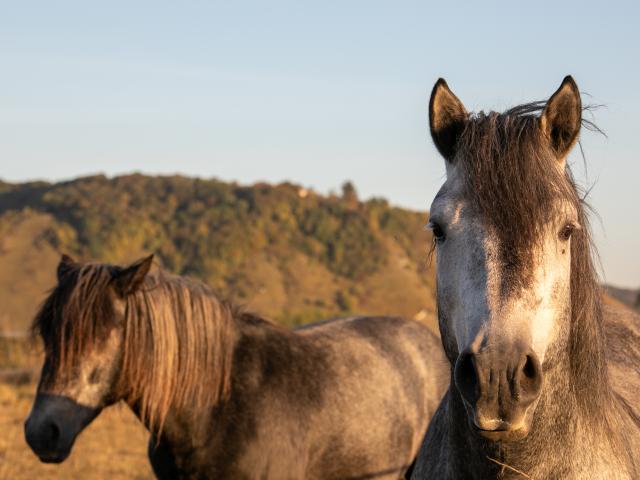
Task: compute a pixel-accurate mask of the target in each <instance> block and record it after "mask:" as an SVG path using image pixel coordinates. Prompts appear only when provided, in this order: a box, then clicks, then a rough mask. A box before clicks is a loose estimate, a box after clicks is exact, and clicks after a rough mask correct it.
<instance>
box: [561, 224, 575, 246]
mask: <svg viewBox="0 0 640 480" xmlns="http://www.w3.org/2000/svg"><path fill="white" fill-rule="evenodd" d="M575 228H576V227H575V225H573V224H572V223H567V224H566V225H565V226H564V227H562V230H560V233H559V234H558V237H559V238H560V240H562V241H563V242H566V241H567V240H569V239H570V238H571V234H572V233H573V231H574V230H575Z"/></svg>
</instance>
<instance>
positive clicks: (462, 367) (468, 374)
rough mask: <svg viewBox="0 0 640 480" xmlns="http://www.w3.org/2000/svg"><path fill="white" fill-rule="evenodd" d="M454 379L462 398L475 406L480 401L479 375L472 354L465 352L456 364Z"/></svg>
mask: <svg viewBox="0 0 640 480" xmlns="http://www.w3.org/2000/svg"><path fill="white" fill-rule="evenodd" d="M454 378H455V382H456V386H457V387H458V390H459V391H460V394H461V395H462V397H463V398H464V399H465V400H467V402H469V403H470V404H472V405H473V404H475V402H476V400H477V399H478V395H479V393H478V373H477V370H476V365H475V361H474V356H473V354H471V353H468V352H464V353H462V354H460V356H459V357H458V361H457V362H456V366H455V371H454Z"/></svg>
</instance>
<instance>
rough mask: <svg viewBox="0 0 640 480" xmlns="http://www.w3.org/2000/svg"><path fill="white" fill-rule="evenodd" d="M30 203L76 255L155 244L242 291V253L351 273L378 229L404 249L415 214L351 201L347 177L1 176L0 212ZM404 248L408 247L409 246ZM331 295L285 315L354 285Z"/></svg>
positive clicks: (379, 263)
mask: <svg viewBox="0 0 640 480" xmlns="http://www.w3.org/2000/svg"><path fill="white" fill-rule="evenodd" d="M24 209H32V210H34V211H40V212H45V213H48V214H50V215H51V216H53V217H54V219H55V221H56V224H55V227H52V228H50V229H48V230H47V231H46V232H45V233H43V234H42V235H41V238H40V239H39V241H44V242H47V243H49V244H50V245H51V246H53V247H54V248H55V249H56V250H58V251H67V252H69V253H73V254H75V255H78V256H79V257H80V258H84V259H97V260H104V261H109V262H123V261H129V260H132V259H133V257H134V256H138V255H143V254H145V253H148V252H155V253H156V255H157V257H158V259H159V260H160V262H161V263H162V265H164V266H165V268H168V269H169V270H171V271H174V272H176V273H179V274H187V275H193V276H196V277H200V278H202V279H204V280H205V281H207V282H208V283H209V284H211V285H212V286H213V287H214V288H216V289H218V290H219V291H221V292H222V293H229V292H231V293H233V296H234V297H236V298H241V299H242V298H249V297H250V296H251V295H250V294H251V292H250V291H249V290H250V289H251V288H254V287H253V286H252V284H251V282H250V278H247V277H248V276H249V277H250V275H248V274H247V272H250V271H251V263H252V262H254V261H256V258H258V257H259V256H265V255H266V256H269V257H270V258H276V259H280V261H281V262H285V261H286V259H288V258H291V257H292V256H294V255H296V254H298V255H301V256H304V257H307V258H310V259H311V260H312V261H314V262H319V263H320V264H322V265H323V266H324V267H326V268H327V269H328V270H329V271H330V272H331V273H332V274H333V275H335V276H336V277H337V278H339V279H345V281H350V282H357V281H360V280H362V279H364V278H365V277H367V276H369V275H371V274H373V273H375V272H377V271H379V270H380V269H381V268H382V267H383V265H384V264H385V262H387V260H388V256H389V254H388V249H387V244H386V240H385V238H387V237H388V236H389V234H391V235H392V236H393V238H394V239H395V240H396V241H397V242H398V243H399V244H400V245H401V246H402V247H403V248H404V249H406V250H407V251H408V252H409V251H413V247H414V245H415V242H416V238H418V235H417V229H419V227H418V226H417V225H421V223H424V218H423V217H424V216H423V215H420V214H417V213H414V212H409V211H405V210H401V209H397V208H391V207H389V205H388V204H387V202H386V201H384V200H379V199H376V200H370V201H368V202H360V201H359V200H358V196H357V193H356V189H355V187H354V186H353V184H351V183H350V182H347V183H345V184H344V185H343V187H342V196H340V197H338V196H329V197H324V196H320V195H317V194H315V193H313V192H307V191H306V190H303V189H301V188H300V187H299V186H296V185H292V184H290V183H283V184H280V185H276V186H271V185H266V184H256V185H253V186H238V185H236V184H231V183H224V182H220V181H217V180H215V179H208V180H203V179H194V178H186V177H181V176H171V177H150V176H144V175H139V174H135V175H127V176H121V177H116V178H107V177H105V176H92V177H84V178H79V179H76V180H73V181H70V182H64V183H57V184H46V183H29V184H20V185H14V184H7V183H0V215H1V214H8V213H10V212H20V211H23V210H24ZM412 254H413V253H412ZM333 301H334V303H333V304H332V305H327V306H325V307H322V308H320V309H319V308H318V307H317V306H309V308H302V309H300V308H298V309H297V310H292V311H290V312H283V314H282V315H285V316H287V321H286V323H293V324H297V323H302V322H306V321H309V320H315V319H317V318H319V316H321V315H322V316H326V315H327V314H329V313H339V312H349V311H354V310H355V309H356V308H357V304H358V302H357V297H356V296H355V295H354V294H353V293H349V292H340V293H338V294H337V295H336V297H335V298H334V299H333Z"/></svg>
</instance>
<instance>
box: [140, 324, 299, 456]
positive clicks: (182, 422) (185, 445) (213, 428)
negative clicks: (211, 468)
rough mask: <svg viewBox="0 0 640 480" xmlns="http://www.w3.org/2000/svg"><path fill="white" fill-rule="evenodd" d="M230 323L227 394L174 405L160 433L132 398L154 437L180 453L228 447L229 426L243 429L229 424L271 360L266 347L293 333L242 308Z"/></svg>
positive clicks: (287, 339)
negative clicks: (204, 447)
mask: <svg viewBox="0 0 640 480" xmlns="http://www.w3.org/2000/svg"><path fill="white" fill-rule="evenodd" d="M231 327H232V332H231V333H230V335H231V336H232V338H233V346H232V354H231V358H232V362H231V366H230V374H231V376H230V388H229V391H228V394H227V395H226V396H225V397H224V398H219V399H218V400H217V401H214V402H210V403H208V404H205V405H200V406H195V405H182V406H179V405H178V406H176V405H172V406H171V407H170V408H169V410H168V412H167V416H166V420H165V422H164V424H163V428H162V431H161V432H160V433H158V432H156V430H157V429H156V428H154V426H153V425H152V424H150V423H149V422H148V421H147V419H145V418H144V416H143V415H142V412H141V410H142V409H141V405H140V402H129V405H130V407H131V409H132V410H133V412H134V413H135V414H136V416H137V417H138V418H139V419H140V420H141V421H142V422H143V424H144V425H145V427H146V428H147V429H148V430H149V431H151V433H152V441H154V440H155V441H158V439H159V442H158V443H160V442H162V443H163V444H169V445H171V448H172V449H175V448H177V449H178V451H177V452H176V453H177V454H180V451H182V452H190V451H193V450H198V447H197V446H198V445H199V444H202V442H205V441H206V442H207V443H208V444H214V445H218V444H219V448H218V450H220V451H225V446H224V444H223V443H224V438H225V435H227V434H228V432H229V430H230V429H231V430H233V429H239V430H242V429H241V428H240V425H239V424H238V425H235V426H234V425H231V426H229V425H228V423H229V422H230V421H233V422H236V423H238V422H240V423H242V422H243V421H244V419H245V415H244V414H243V413H244V412H243V411H242V409H243V408H246V405H245V398H244V397H246V396H248V395H252V394H255V390H256V388H259V386H258V387H256V385H257V383H256V380H257V379H260V377H261V376H262V374H263V370H264V362H265V361H271V360H270V359H269V358H268V357H269V355H264V352H265V350H267V349H269V348H272V346H277V345H279V346H280V347H281V346H283V345H284V344H285V342H287V343H288V342H290V338H291V335H290V334H288V332H287V331H285V330H284V329H282V328H280V327H278V326H276V325H273V324H272V323H270V322H268V321H266V320H263V319H262V318H260V317H257V316H254V315H251V314H248V313H243V312H234V314H233V318H232V325H231ZM276 348H279V347H276ZM202 382H203V386H204V388H207V384H206V383H207V380H206V379H203V380H202ZM258 383H259V382H258ZM230 419H231V420H230ZM213 450H216V449H213Z"/></svg>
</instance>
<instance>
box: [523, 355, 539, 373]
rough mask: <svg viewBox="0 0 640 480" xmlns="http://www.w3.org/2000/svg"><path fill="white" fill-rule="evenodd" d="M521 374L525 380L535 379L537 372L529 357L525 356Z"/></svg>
mask: <svg viewBox="0 0 640 480" xmlns="http://www.w3.org/2000/svg"><path fill="white" fill-rule="evenodd" d="M522 373H524V376H525V377H527V378H530V379H533V378H535V376H536V374H537V371H536V367H535V365H534V360H533V358H532V357H531V355H527V359H526V360H525V362H524V367H522Z"/></svg>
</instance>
